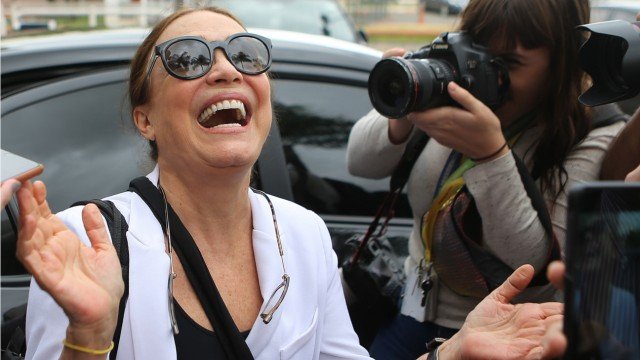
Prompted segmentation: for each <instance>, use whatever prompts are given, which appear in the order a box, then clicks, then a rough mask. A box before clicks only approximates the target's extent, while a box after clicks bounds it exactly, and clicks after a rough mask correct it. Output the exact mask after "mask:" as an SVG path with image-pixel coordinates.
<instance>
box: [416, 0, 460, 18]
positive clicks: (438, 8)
mask: <svg viewBox="0 0 640 360" xmlns="http://www.w3.org/2000/svg"><path fill="white" fill-rule="evenodd" d="M423 1H426V3H425V7H424V9H425V10H426V11H431V12H438V13H440V14H441V15H458V14H460V13H461V12H462V10H464V8H465V6H467V4H468V3H469V0H423Z"/></svg>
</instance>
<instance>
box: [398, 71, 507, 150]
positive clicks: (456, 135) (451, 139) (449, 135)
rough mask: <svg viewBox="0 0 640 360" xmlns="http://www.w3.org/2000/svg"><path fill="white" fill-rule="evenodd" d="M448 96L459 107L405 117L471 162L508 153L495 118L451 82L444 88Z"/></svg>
mask: <svg viewBox="0 0 640 360" xmlns="http://www.w3.org/2000/svg"><path fill="white" fill-rule="evenodd" d="M447 90H448V92H449V95H450V96H451V98H452V99H453V100H455V101H456V102H457V103H458V104H460V105H461V106H462V108H455V107H451V106H445V107H438V108H435V109H429V110H426V111H419V112H413V113H410V114H409V115H407V119H408V120H409V121H411V123H413V124H414V125H415V126H417V127H418V128H419V129H420V130H422V131H424V132H426V133H427V134H429V136H430V137H432V138H434V139H435V140H436V141H437V142H439V143H440V144H442V145H444V146H447V147H449V148H452V149H455V150H457V151H458V152H460V153H462V154H464V155H467V156H468V157H470V158H473V159H480V158H485V157H487V156H488V155H492V154H493V155H494V156H493V157H491V158H490V159H487V160H491V159H492V158H497V157H499V156H501V155H504V154H505V153H506V152H508V151H509V149H507V148H506V147H505V148H504V149H502V150H501V151H499V152H497V153H496V151H498V149H501V147H502V146H503V145H504V143H505V138H504V135H502V127H501V124H500V120H499V119H498V117H497V116H496V115H495V114H494V113H493V111H491V109H489V108H488V107H487V106H486V105H485V104H483V103H482V102H481V101H480V100H478V99H476V98H475V97H473V95H471V93H469V92H468V91H467V90H465V89H463V88H462V87H460V86H459V85H457V84H456V83H454V82H450V83H449V85H448V86H447Z"/></svg>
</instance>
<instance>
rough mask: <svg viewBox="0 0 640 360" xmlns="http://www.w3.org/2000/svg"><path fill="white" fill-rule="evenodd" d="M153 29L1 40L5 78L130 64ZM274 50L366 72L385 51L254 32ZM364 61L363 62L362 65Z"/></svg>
mask: <svg viewBox="0 0 640 360" xmlns="http://www.w3.org/2000/svg"><path fill="white" fill-rule="evenodd" d="M149 31H150V30H149V29H119V30H101V31H89V32H76V33H65V34H56V35H43V36H38V37H29V38H20V39H17V38H14V39H7V40H3V42H2V50H1V52H0V56H1V57H2V68H1V69H0V70H1V72H2V74H7V73H13V72H19V71H26V70H30V69H36V68H46V67H56V66H68V65H71V64H73V63H87V64H89V63H117V62H129V61H130V59H131V57H132V56H133V54H134V52H135V50H136V49H137V47H138V45H139V43H140V42H141V41H142V40H143V39H144V37H145V36H146V35H147V34H148V33H149ZM249 31H250V32H255V33H257V34H260V35H263V36H266V37H268V38H270V39H271V40H272V43H273V46H274V54H273V57H274V60H276V61H283V62H291V61H292V62H303V63H314V64H325V65H328V66H338V67H347V68H354V69H360V70H363V71H368V70H370V69H371V67H372V66H373V64H374V63H375V62H376V61H377V60H379V59H380V56H381V52H380V51H378V50H374V49H372V48H369V47H366V46H364V45H360V44H355V43H352V42H348V41H343V40H339V39H335V38H330V37H327V36H320V35H311V34H303V33H296V32H290V31H284V30H272V29H258V28H250V29H249ZM363 60H364V61H363Z"/></svg>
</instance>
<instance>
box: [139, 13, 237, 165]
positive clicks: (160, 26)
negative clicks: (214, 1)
mask: <svg viewBox="0 0 640 360" xmlns="http://www.w3.org/2000/svg"><path fill="white" fill-rule="evenodd" d="M197 11H210V12H213V13H216V14H221V15H224V16H227V17H229V18H231V19H233V20H234V21H235V22H237V23H238V24H240V26H242V27H243V28H244V27H245V26H244V25H243V24H242V22H240V20H239V19H238V18H237V17H235V16H234V15H233V14H232V13H230V12H229V11H227V10H225V9H222V8H219V7H215V6H209V7H203V8H185V9H181V10H178V11H176V12H174V13H172V14H171V15H169V16H167V17H166V18H164V19H162V20H160V22H158V23H157V24H156V25H155V26H154V27H153V29H152V30H151V33H149V35H147V37H146V38H145V39H144V41H143V42H142V44H140V46H139V47H138V49H137V50H136V53H135V55H133V59H132V60H131V67H130V72H129V103H130V104H131V109H135V108H136V106H139V105H143V104H146V103H147V101H149V86H147V82H146V81H145V78H146V76H147V70H148V68H149V62H150V60H151V54H152V52H153V49H154V47H155V45H156V42H157V41H158V39H159V38H160V35H162V33H163V32H164V31H165V30H166V29H167V27H168V26H169V25H171V23H173V22H174V21H175V20H176V19H178V18H181V17H183V16H185V15H187V14H191V13H194V12H197ZM149 145H150V146H151V150H150V151H149V156H150V157H151V159H153V161H157V160H158V145H157V144H156V142H155V141H153V140H149Z"/></svg>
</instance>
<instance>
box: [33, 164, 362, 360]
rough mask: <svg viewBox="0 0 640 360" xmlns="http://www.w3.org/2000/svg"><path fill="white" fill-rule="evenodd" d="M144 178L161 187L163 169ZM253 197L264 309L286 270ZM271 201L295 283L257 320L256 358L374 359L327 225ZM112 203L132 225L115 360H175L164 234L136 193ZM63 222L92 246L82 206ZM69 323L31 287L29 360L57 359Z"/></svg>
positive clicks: (262, 203) (267, 214) (264, 212)
mask: <svg viewBox="0 0 640 360" xmlns="http://www.w3.org/2000/svg"><path fill="white" fill-rule="evenodd" d="M147 177H148V178H149V179H150V180H151V182H152V183H154V184H157V182H158V168H157V167H156V169H155V170H154V171H153V172H152V173H151V174H149V175H148V176H147ZM248 195H249V198H250V201H251V212H252V215H253V216H252V217H253V248H254V254H255V260H256V267H257V270H258V278H259V283H260V292H261V293H262V298H263V299H264V301H265V302H266V301H267V300H268V299H269V297H270V296H271V293H272V292H273V290H274V289H275V288H276V287H277V286H278V284H279V283H280V282H281V280H282V279H281V278H282V266H281V264H280V255H279V253H278V246H277V242H276V238H275V231H274V227H273V221H272V216H271V210H270V208H269V205H268V204H267V202H266V200H265V199H264V197H263V196H261V195H257V194H255V193H254V192H253V191H251V190H249V193H248ZM270 198H271V201H272V202H273V204H274V207H275V211H276V216H277V219H278V226H279V227H280V237H281V240H282V245H283V248H284V261H285V265H286V268H287V272H288V273H289V275H290V276H291V282H290V286H289V291H288V292H287V295H286V297H285V298H284V301H283V303H282V305H281V306H280V308H279V309H278V310H277V311H276V312H275V314H274V316H273V320H271V322H270V323H269V324H264V323H263V322H262V319H261V318H260V317H258V318H256V320H255V322H254V324H253V327H252V328H251V331H250V333H249V336H248V337H247V339H246V342H247V345H248V346H249V349H251V353H252V354H253V356H254V357H255V358H256V359H269V360H271V359H302V360H309V359H369V357H368V355H367V352H366V350H365V349H364V348H362V347H361V346H360V345H359V343H358V337H357V335H356V334H355V332H354V331H353V327H352V325H351V321H350V320H349V314H348V312H347V308H346V304H345V299H344V295H343V290H342V284H341V281H340V276H339V275H338V267H337V258H336V255H335V253H334V251H333V249H332V247H331V238H330V237H329V233H328V231H327V228H326V226H325V224H324V222H323V221H322V219H320V217H319V216H318V215H316V214H315V213H313V212H311V211H309V210H306V209H304V208H302V207H300V206H298V205H296V204H294V203H292V202H290V201H286V200H283V199H280V198H276V197H274V196H271V197H270ZM107 199H108V200H111V201H113V202H114V203H115V204H116V206H117V207H118V209H119V210H120V211H121V212H122V214H123V215H124V217H125V219H127V223H128V224H129V231H128V232H127V239H128V241H129V257H130V260H129V261H130V264H129V266H130V268H129V298H128V301H127V306H126V308H125V313H124V321H123V324H122V332H121V336H120V344H119V348H118V359H148V360H160V359H175V358H176V349H175V342H174V339H173V333H172V332H171V325H170V320H169V309H168V304H167V297H168V288H167V279H168V277H169V257H168V256H167V254H166V253H165V246H164V238H163V229H162V228H161V226H160V224H159V223H158V221H157V220H156V218H155V216H154V215H153V213H152V212H151V210H150V209H149V208H148V207H147V205H146V204H145V202H144V201H143V200H142V199H141V198H140V197H139V196H138V195H137V194H135V193H133V192H125V193H121V194H118V195H114V196H111V197H109V198H107ZM58 216H59V217H60V218H61V219H62V220H63V221H64V222H65V223H66V224H67V226H69V228H70V229H71V230H72V231H74V232H75V233H76V234H78V235H79V237H80V238H81V240H82V241H83V242H85V244H89V239H88V237H87V235H86V233H85V231H84V227H83V225H82V217H81V207H80V206H78V207H73V208H70V209H67V210H65V211H62V212H61V213H59V214H58ZM239 285H240V284H239ZM263 307H264V304H263ZM67 324H68V319H67V317H66V316H65V314H64V312H63V311H62V309H61V308H60V307H59V306H58V305H57V304H56V303H55V302H54V300H53V299H52V298H51V297H50V296H49V295H48V294H47V293H46V292H44V291H43V290H42V289H40V287H39V286H38V285H37V284H36V282H35V281H32V282H31V288H30V291H29V305H28V310H27V324H26V333H27V335H26V336H27V354H26V357H27V359H47V360H48V359H54V358H55V359H57V358H58V357H59V355H60V353H61V351H62V340H63V339H64V337H65V331H66V328H67Z"/></svg>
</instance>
